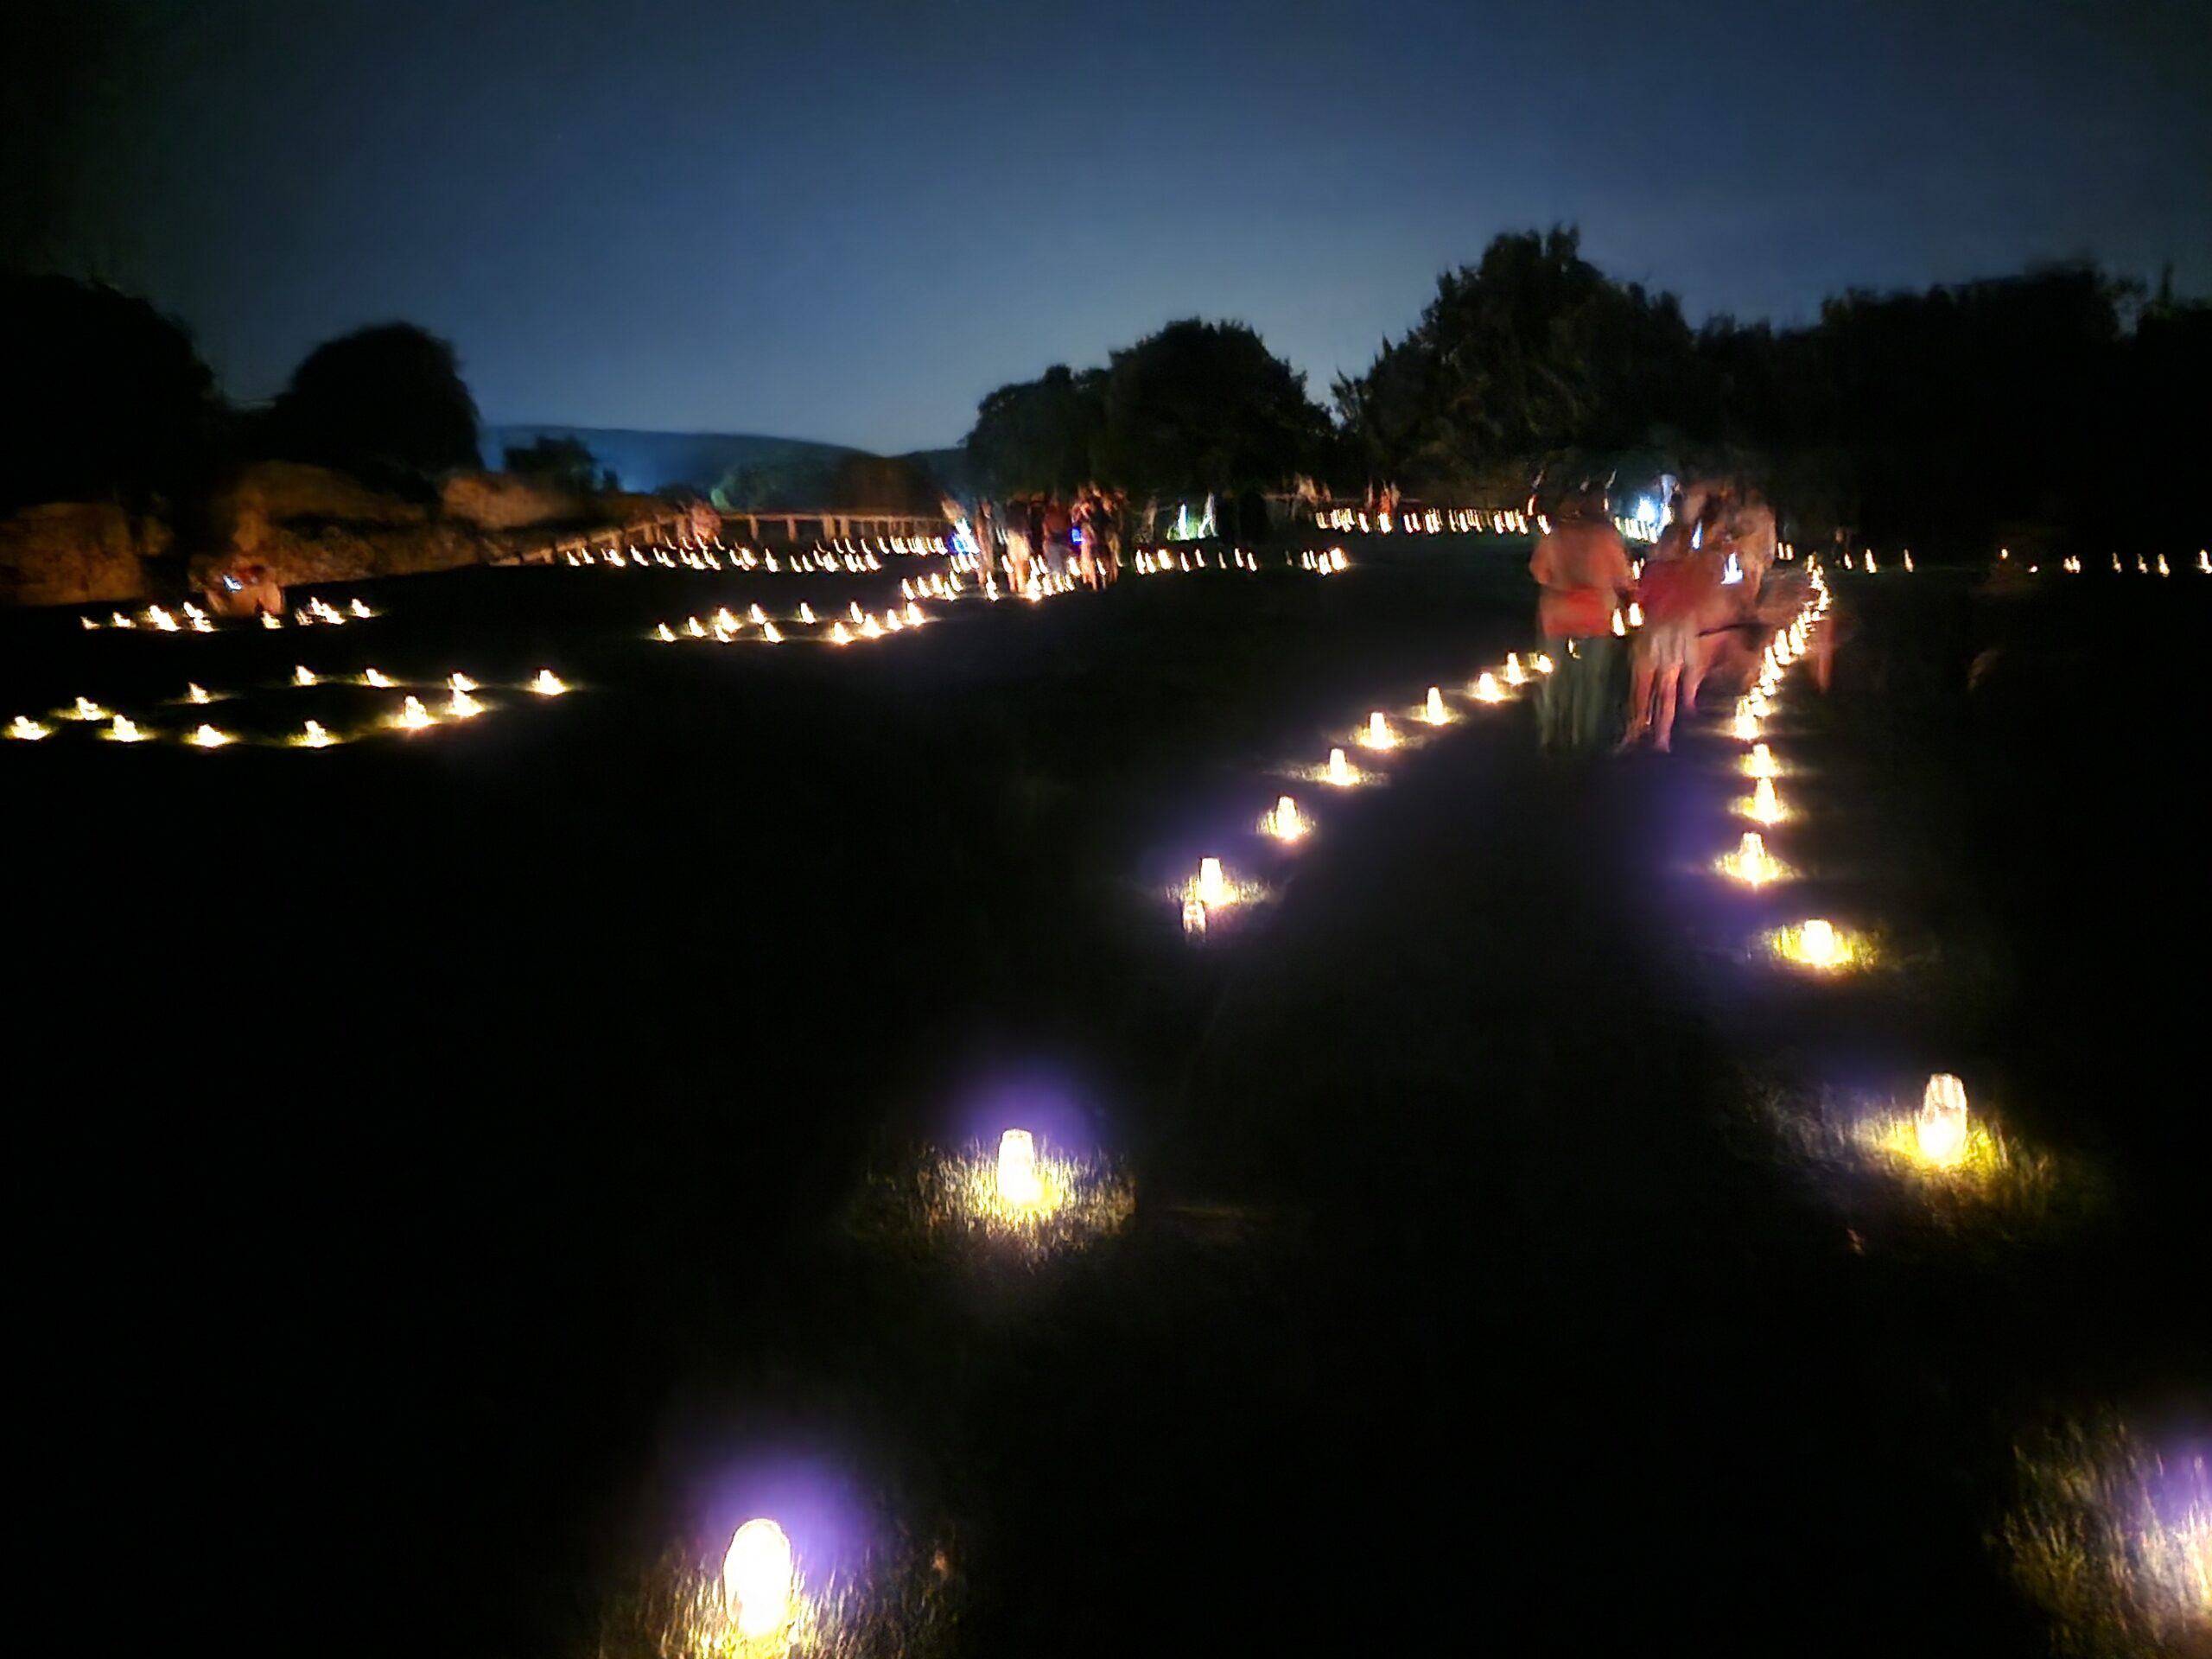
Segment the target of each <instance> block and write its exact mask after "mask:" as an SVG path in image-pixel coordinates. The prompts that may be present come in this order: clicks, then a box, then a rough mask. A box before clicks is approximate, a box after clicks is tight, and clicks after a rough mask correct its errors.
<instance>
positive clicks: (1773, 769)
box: [1744, 743, 1781, 779]
mask: <svg viewBox="0 0 2212 1659" xmlns="http://www.w3.org/2000/svg"><path fill="white" fill-rule="evenodd" d="M1744 771H1745V773H1746V774H1748V775H1749V776H1751V777H1753V778H1761V779H1764V778H1775V777H1779V776H1780V775H1781V771H1780V768H1778V767H1777V766H1776V765H1775V764H1774V751H1773V750H1771V749H1770V748H1768V747H1767V746H1766V745H1765V744H1764V743H1754V744H1752V745H1751V754H1750V756H1749V757H1748V758H1747V759H1746V760H1745V762H1744Z"/></svg>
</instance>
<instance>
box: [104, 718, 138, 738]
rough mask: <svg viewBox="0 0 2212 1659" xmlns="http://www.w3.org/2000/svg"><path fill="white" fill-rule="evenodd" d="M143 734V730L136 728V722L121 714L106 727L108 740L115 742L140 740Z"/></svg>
mask: <svg viewBox="0 0 2212 1659" xmlns="http://www.w3.org/2000/svg"><path fill="white" fill-rule="evenodd" d="M145 735H146V734H144V733H143V732H142V731H140V730H139V729H138V727H137V722H135V721H131V720H130V719H127V718H126V717H125V716H124V715H117V716H116V717H115V719H114V720H113V721H111V723H110V724H109V726H108V728H107V736H108V738H109V740H110V741H112V742H116V743H137V742H139V741H142V740H143V738H144V737H145Z"/></svg>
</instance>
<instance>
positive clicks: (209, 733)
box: [186, 726, 231, 749]
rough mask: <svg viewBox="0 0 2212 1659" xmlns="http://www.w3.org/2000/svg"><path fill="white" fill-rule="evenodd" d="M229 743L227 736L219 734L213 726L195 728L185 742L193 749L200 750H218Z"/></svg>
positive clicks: (222, 733)
mask: <svg viewBox="0 0 2212 1659" xmlns="http://www.w3.org/2000/svg"><path fill="white" fill-rule="evenodd" d="M186 741H188V743H190V744H191V745H192V746H193V747H194V748H200V749H219V748H221V747H223V745H224V744H226V743H227V742H229V741H231V740H230V737H229V734H226V733H224V732H219V731H217V730H216V729H215V728H213V726H200V727H195V728H194V729H193V733H192V735H191V736H190V737H189V738H188V739H187V740H186Z"/></svg>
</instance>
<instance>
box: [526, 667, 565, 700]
mask: <svg viewBox="0 0 2212 1659" xmlns="http://www.w3.org/2000/svg"><path fill="white" fill-rule="evenodd" d="M530 689H531V690H533V691H535V692H537V695H538V696H541V697H557V696H562V695H563V694H564V693H565V692H566V691H567V690H568V689H569V688H568V686H567V685H566V684H564V683H563V682H562V679H561V677H560V676H559V675H557V674H556V673H555V672H554V671H552V670H551V669H550V668H541V669H539V670H538V671H537V678H536V679H534V680H532V681H531V683H530Z"/></svg>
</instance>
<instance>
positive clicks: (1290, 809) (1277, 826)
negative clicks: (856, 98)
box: [1268, 795, 1306, 841]
mask: <svg viewBox="0 0 2212 1659" xmlns="http://www.w3.org/2000/svg"><path fill="white" fill-rule="evenodd" d="M1305 833H1306V820H1305V819H1304V818H1302V817H1300V816H1299V814H1298V803H1297V802H1296V801H1294V800H1292V799H1291V798H1290V797H1289V796H1287V795H1281V796H1278V797H1277V798H1275V810H1274V813H1273V814H1272V815H1271V816H1270V817H1268V834H1269V835H1271V836H1274V838H1275V839H1276V840H1277V841H1296V840H1297V839H1298V838H1299V837H1300V836H1302V835H1304V834H1305Z"/></svg>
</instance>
